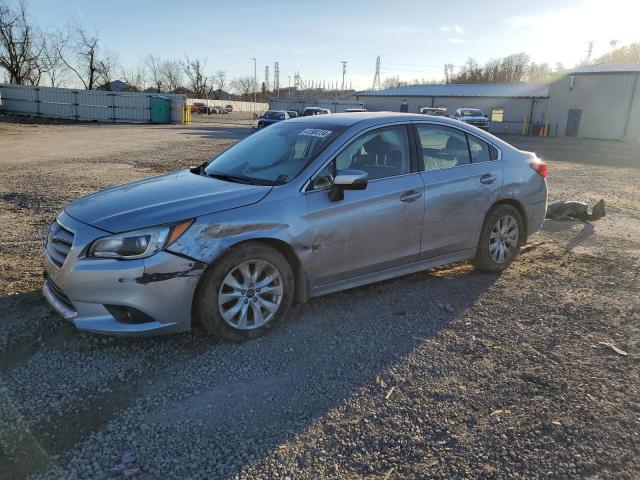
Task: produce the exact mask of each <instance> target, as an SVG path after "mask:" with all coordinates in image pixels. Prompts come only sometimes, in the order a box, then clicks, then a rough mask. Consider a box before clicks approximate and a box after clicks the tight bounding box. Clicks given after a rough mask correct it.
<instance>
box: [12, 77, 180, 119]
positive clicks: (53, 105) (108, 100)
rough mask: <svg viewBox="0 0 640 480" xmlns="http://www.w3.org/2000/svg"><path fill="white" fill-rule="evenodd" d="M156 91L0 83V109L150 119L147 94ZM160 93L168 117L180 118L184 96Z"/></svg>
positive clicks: (45, 114) (76, 116)
mask: <svg viewBox="0 0 640 480" xmlns="http://www.w3.org/2000/svg"><path fill="white" fill-rule="evenodd" d="M157 95H158V94H152V93H144V92H104V91H101V90H73V89H69V88H51V87H33V86H25V85H10V84H0V111H4V112H9V113H17V114H21V115H35V116H41V117H48V118H68V119H71V120H77V121H84V122H125V123H151V97H154V96H157ZM161 96H163V97H166V98H168V99H170V100H171V121H172V122H174V123H178V122H180V120H181V116H180V115H181V109H182V107H183V106H184V105H185V101H186V100H185V96H184V95H176V94H161Z"/></svg>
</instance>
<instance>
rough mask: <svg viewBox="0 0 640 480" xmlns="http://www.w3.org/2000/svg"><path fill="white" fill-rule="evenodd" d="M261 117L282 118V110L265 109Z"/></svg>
mask: <svg viewBox="0 0 640 480" xmlns="http://www.w3.org/2000/svg"><path fill="white" fill-rule="evenodd" d="M262 118H268V119H269V120H284V112H274V111H271V110H267V111H266V112H264V113H263V114H262Z"/></svg>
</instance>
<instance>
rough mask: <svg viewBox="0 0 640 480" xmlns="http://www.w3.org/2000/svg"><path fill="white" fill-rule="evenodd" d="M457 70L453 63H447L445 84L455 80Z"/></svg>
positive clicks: (445, 66)
mask: <svg viewBox="0 0 640 480" xmlns="http://www.w3.org/2000/svg"><path fill="white" fill-rule="evenodd" d="M454 69H455V65H454V64H453V63H445V64H444V81H445V83H451V80H452V79H453V72H454Z"/></svg>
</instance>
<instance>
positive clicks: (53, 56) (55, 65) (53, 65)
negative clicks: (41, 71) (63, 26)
mask: <svg viewBox="0 0 640 480" xmlns="http://www.w3.org/2000/svg"><path fill="white" fill-rule="evenodd" d="M68 44H69V33H68V32H66V31H62V30H55V31H54V32H51V33H48V34H47V35H46V41H45V43H44V48H43V51H42V64H43V65H44V67H45V70H46V73H47V76H48V77H49V81H50V82H51V86H52V87H59V86H60V84H61V83H62V82H63V81H64V74H65V73H66V72H67V71H68V70H69V68H68V67H67V65H66V64H65V63H64V59H63V52H64V51H65V49H66V48H67V45H68Z"/></svg>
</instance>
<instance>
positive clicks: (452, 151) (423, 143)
mask: <svg viewBox="0 0 640 480" xmlns="http://www.w3.org/2000/svg"><path fill="white" fill-rule="evenodd" d="M418 138H419V147H420V148H421V150H422V160H423V162H424V169H425V170H426V171H431V170H442V169H445V168H451V167H458V166H460V165H468V164H469V163H471V158H470V157H469V148H468V147H467V138H466V135H465V133H464V132H463V131H461V130H458V129H456V128H451V127H445V126H442V125H418Z"/></svg>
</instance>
